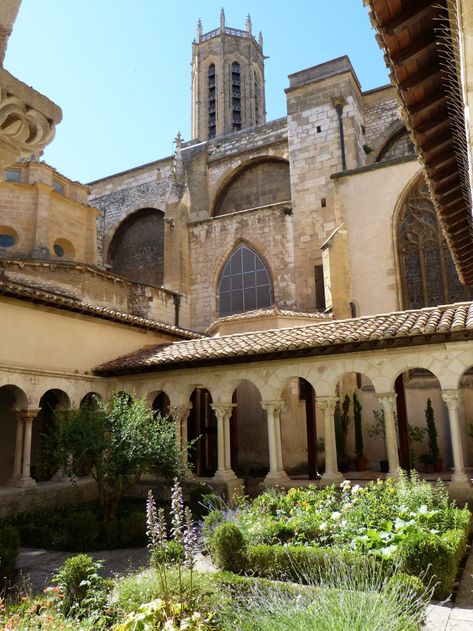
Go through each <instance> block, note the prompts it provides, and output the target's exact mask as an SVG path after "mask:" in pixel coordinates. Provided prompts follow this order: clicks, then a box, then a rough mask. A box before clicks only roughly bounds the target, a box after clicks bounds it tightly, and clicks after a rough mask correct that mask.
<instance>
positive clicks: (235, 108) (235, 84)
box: [231, 61, 241, 131]
mask: <svg viewBox="0 0 473 631" xmlns="http://www.w3.org/2000/svg"><path fill="white" fill-rule="evenodd" d="M231 88H232V117H233V131H238V130H240V129H241V77H240V64H239V63H238V62H237V61H234V62H233V63H232V86H231Z"/></svg>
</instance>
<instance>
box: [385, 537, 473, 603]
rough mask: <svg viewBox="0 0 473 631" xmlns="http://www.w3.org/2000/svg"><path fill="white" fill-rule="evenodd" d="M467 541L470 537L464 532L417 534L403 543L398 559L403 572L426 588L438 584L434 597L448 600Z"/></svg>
mask: <svg viewBox="0 0 473 631" xmlns="http://www.w3.org/2000/svg"><path fill="white" fill-rule="evenodd" d="M466 541H467V533H466V532H465V531H462V530H450V531H448V532H446V533H445V534H443V535H437V534H433V533H431V532H416V533H413V534H412V535H411V536H410V537H408V538H407V539H405V540H404V541H403V542H402V544H401V545H400V547H399V551H398V554H397V555H396V556H397V557H398V558H399V560H400V562H401V570H402V571H403V572H406V573H408V574H412V575H414V576H420V577H421V578H422V581H423V582H424V584H426V585H428V584H429V582H433V583H436V586H435V591H434V596H435V597H436V598H444V597H446V596H448V595H449V594H450V592H451V591H452V587H453V583H454V581H455V577H456V574H457V571H458V565H459V563H460V561H461V559H462V557H463V555H464V554H465V551H466Z"/></svg>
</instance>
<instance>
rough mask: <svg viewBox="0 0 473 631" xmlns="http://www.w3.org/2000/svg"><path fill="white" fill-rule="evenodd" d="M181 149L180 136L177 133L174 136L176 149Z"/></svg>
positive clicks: (179, 133)
mask: <svg viewBox="0 0 473 631" xmlns="http://www.w3.org/2000/svg"><path fill="white" fill-rule="evenodd" d="M181 147H182V134H181V132H180V131H178V132H177V136H176V149H180V148H181Z"/></svg>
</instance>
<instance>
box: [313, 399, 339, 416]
mask: <svg viewBox="0 0 473 631" xmlns="http://www.w3.org/2000/svg"><path fill="white" fill-rule="evenodd" d="M338 401H339V398H338V397H316V398H315V402H316V403H317V405H318V406H319V408H320V409H321V410H322V412H323V413H324V414H325V413H327V414H334V413H335V406H336V405H337V402H338Z"/></svg>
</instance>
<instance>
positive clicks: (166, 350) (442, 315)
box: [95, 302, 473, 375]
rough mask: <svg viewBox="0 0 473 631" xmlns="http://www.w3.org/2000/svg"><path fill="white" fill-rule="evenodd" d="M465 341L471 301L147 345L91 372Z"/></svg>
mask: <svg viewBox="0 0 473 631" xmlns="http://www.w3.org/2000/svg"><path fill="white" fill-rule="evenodd" d="M468 338H473V302H465V303H456V304H454V305H445V306H439V307H429V308H425V309H417V310H413V311H397V312H394V313H386V314H381V315H373V316H366V317H362V318H353V319H351V320H334V321H331V322H317V323H316V324H309V325H305V326H296V327H290V328H284V329H273V330H269V331H255V332H249V333H238V334H235V335H226V336H222V337H213V338H201V339H199V340H190V341H182V342H175V343H173V344H169V345H166V344H160V345H152V346H145V347H144V348H142V349H140V350H138V351H136V352H134V353H130V354H128V355H125V356H123V357H119V358H118V359H115V360H113V361H110V362H107V363H104V364H102V365H101V366H98V367H97V368H96V370H95V372H96V373H97V374H100V375H116V374H129V373H136V372H150V371H158V370H159V371H160V370H172V369H175V368H182V367H186V366H202V365H209V364H227V363H236V362H254V361H264V360H268V359H274V358H277V359H284V358H288V357H295V356H310V355H330V354H335V353H347V352H353V351H361V350H371V349H375V348H383V347H384V348H386V347H400V346H412V345H415V344H429V343H437V342H440V341H444V340H458V339H468Z"/></svg>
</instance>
